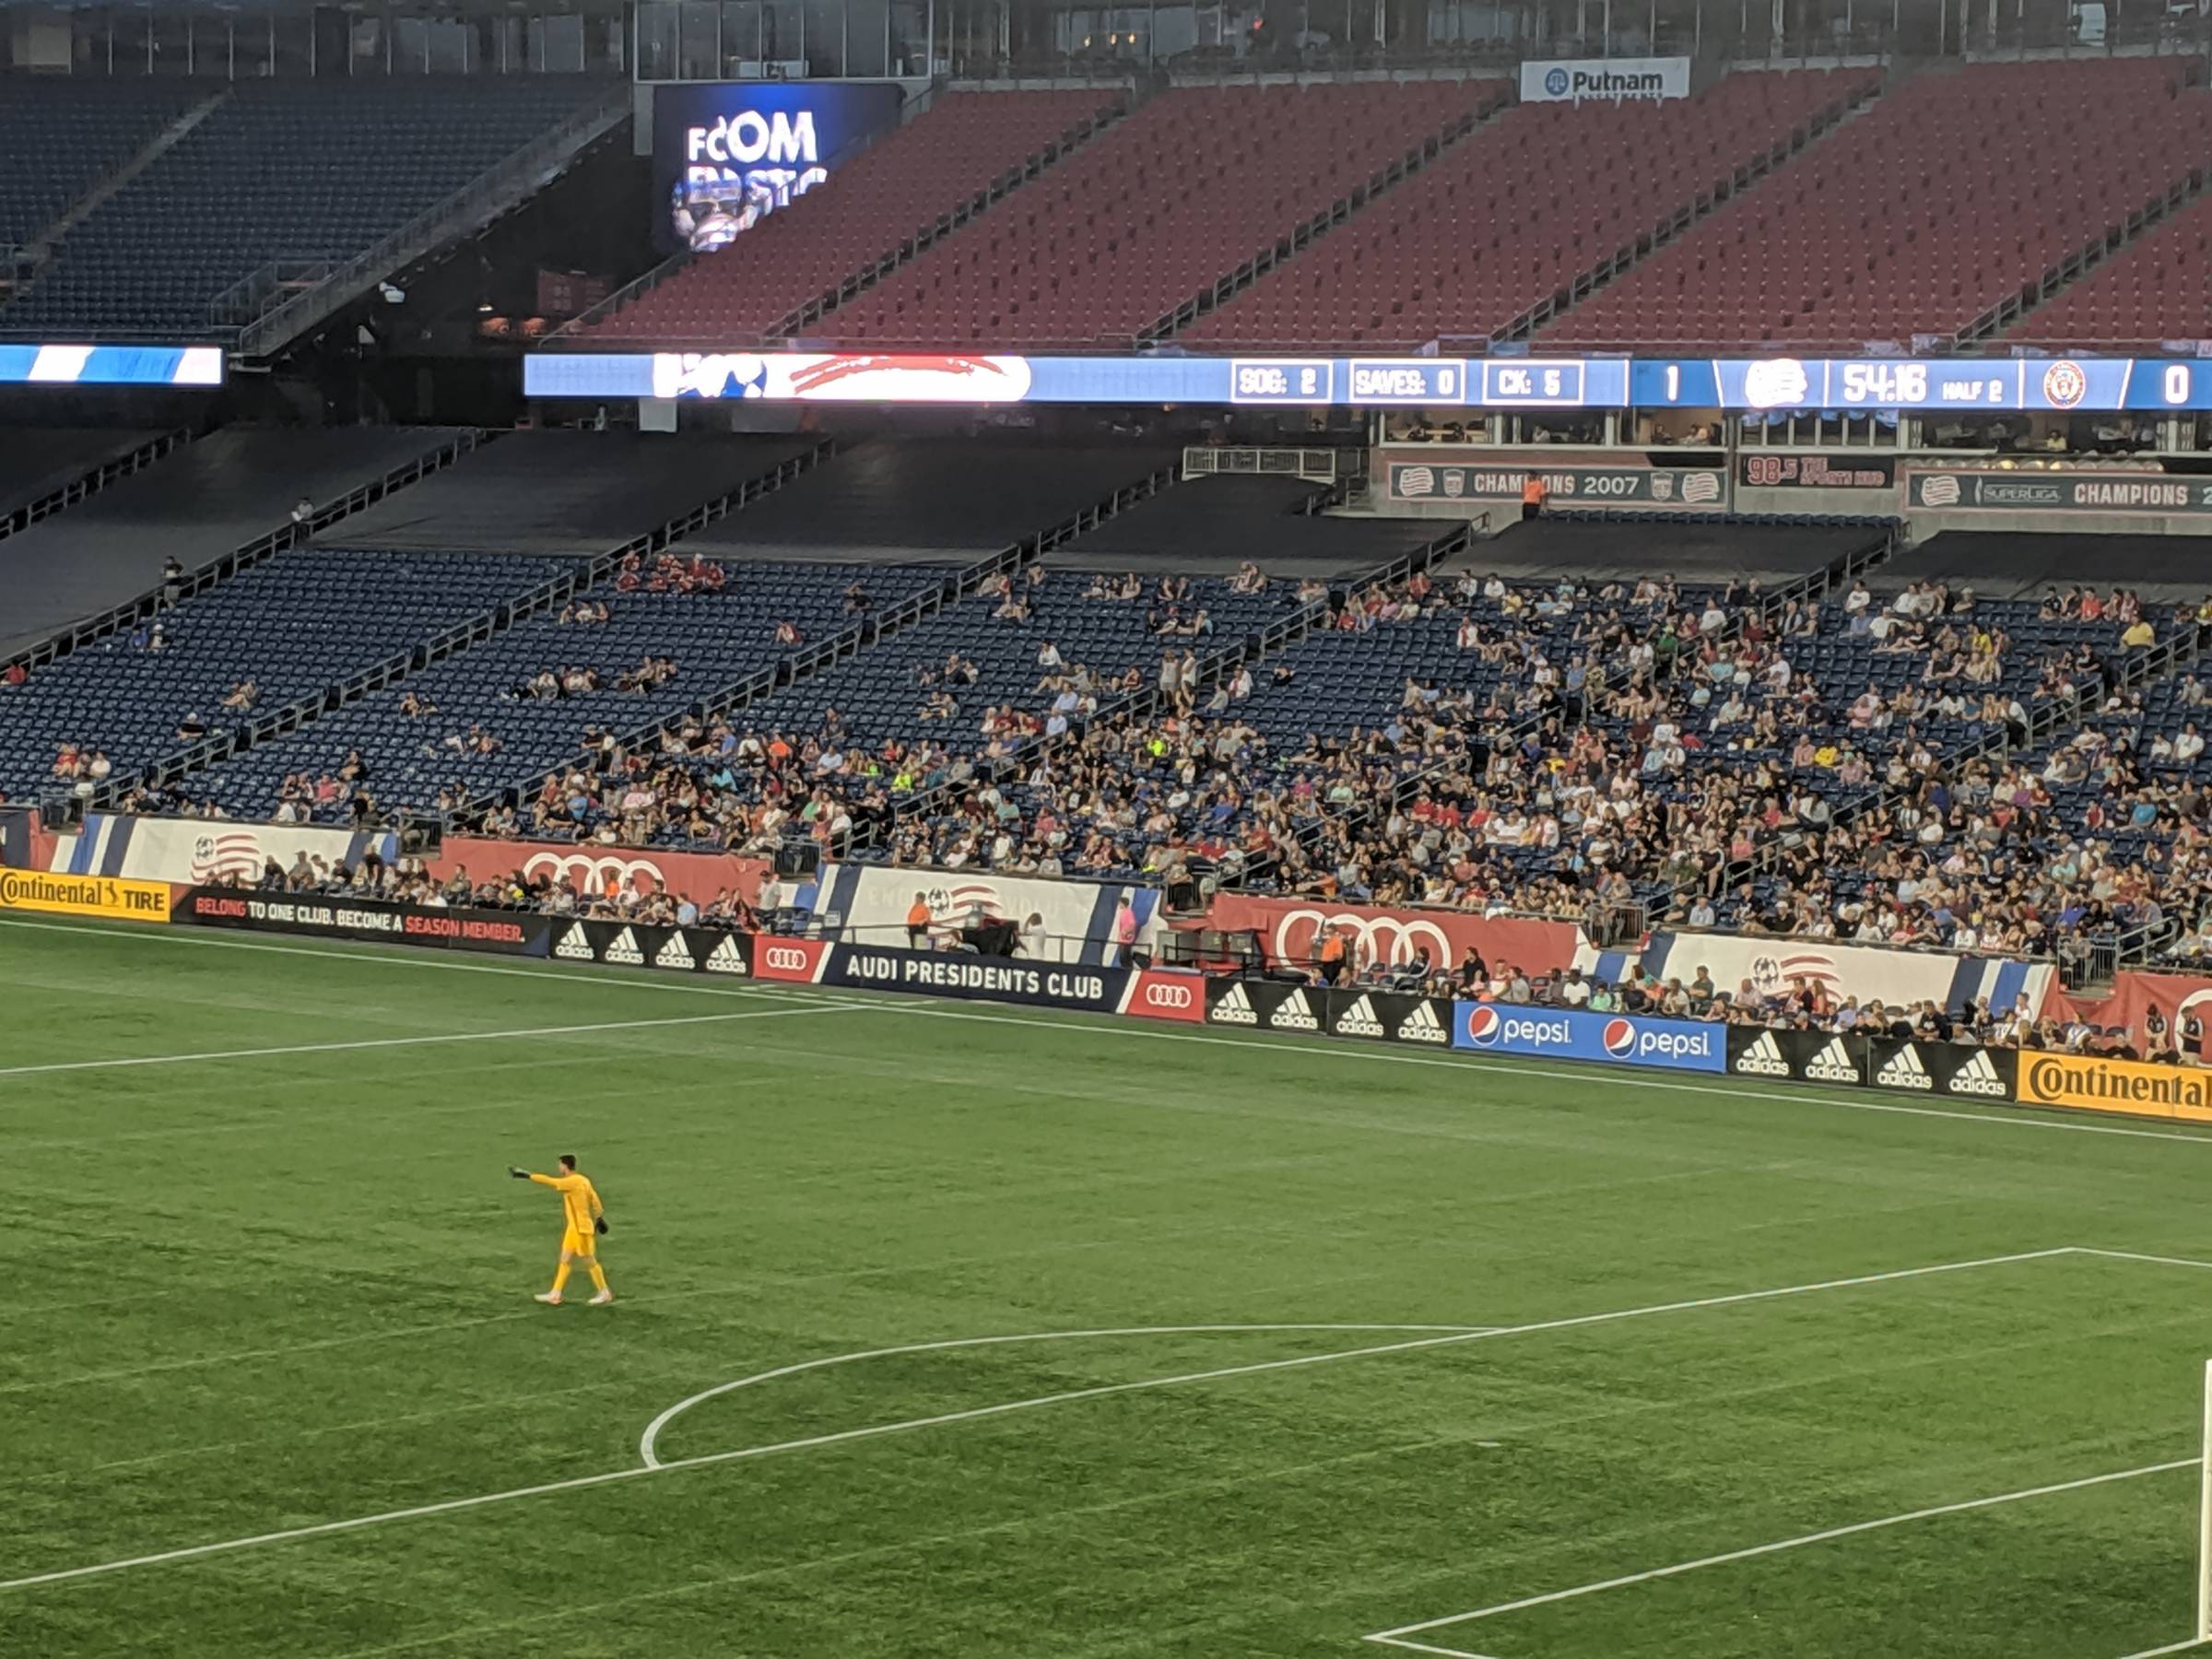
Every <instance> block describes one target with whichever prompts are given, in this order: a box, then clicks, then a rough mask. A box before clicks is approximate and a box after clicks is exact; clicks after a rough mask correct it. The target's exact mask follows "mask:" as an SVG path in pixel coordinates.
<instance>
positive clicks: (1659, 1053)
mask: <svg viewBox="0 0 2212 1659" xmlns="http://www.w3.org/2000/svg"><path fill="white" fill-rule="evenodd" d="M1452 1046H1453V1048H1457V1049H1472V1050H1475V1051H1476V1052H1477V1053H1491V1054H1522V1055H1529V1056H1539V1057H1542V1058H1545V1059H1551V1060H1597V1061H1603V1062H1606V1063H1609V1064H1612V1065H1655V1066H1663V1067H1665V1069H1667V1070H1669V1071H1703V1072H1717V1071H1721V1070H1724V1069H1725V1066H1726V1062H1727V1054H1728V1028H1727V1027H1725V1026H1723V1025H1719V1024H1714V1023H1711V1022H1707V1021H1703V1020H1689V1019H1652V1018H1644V1017H1643V1016H1641V1015H1635V1014H1592V1013H1588V1012H1586V1011H1584V1010H1582V1009H1578V1008H1536V1007H1516V1006H1512V1004H1510V1003H1487V1002H1463V1003H1454V1004H1453V1019H1452Z"/></svg>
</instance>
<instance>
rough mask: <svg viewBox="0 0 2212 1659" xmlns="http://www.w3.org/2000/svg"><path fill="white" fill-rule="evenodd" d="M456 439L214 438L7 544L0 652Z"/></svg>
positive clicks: (1, 574)
mask: <svg viewBox="0 0 2212 1659" xmlns="http://www.w3.org/2000/svg"><path fill="white" fill-rule="evenodd" d="M457 435H458V429H452V428H439V427H382V428H347V427H339V428H330V429H320V430H311V431H253V430H249V429H242V428H241V429H231V430H227V431H220V432H213V433H210V434H209V435H208V436H206V437H205V438H202V439H200V440H199V441H197V442H194V443H189V444H186V445H185V446H184V447H183V448H182V449H181V450H177V451H174V452H172V453H170V454H168V455H166V456H164V457H163V458H162V459H161V460H159V461H158V462H156V463H155V464H154V465H151V466H149V467H147V468H146V469H145V470H143V471H141V472H136V473H133V474H132V475H131V476H130V477H127V478H124V479H122V480H120V481H118V482H116V483H114V484H111V485H110V486H108V488H105V489H103V490H101V491H100V493H99V494H98V495H96V496H93V497H92V498H91V499H90V500H86V501H82V502H79V503H78V504H77V505H76V506H74V507H71V508H70V509H69V510H68V511H67V512H61V513H56V514H54V515H53V517H51V518H46V519H41V521H40V522H39V523H37V524H33V525H31V526H30V527H29V529H27V530H21V531H18V533H17V534H15V535H10V536H8V537H6V539H0V594H6V601H5V602H4V603H0V653H8V652H11V651H15V650H19V649H21V648H22V647H24V646H26V645H30V644H34V643H36V642H37V641H41V640H43V639H45V638H47V637H49V636H50V635H53V634H56V633H59V632H61V631H62V630H63V629H65V628H66V627H67V626H68V625H69V624H70V623H73V622H76V621H79V620H82V619H83V618H88V617H94V616H98V615H100V614H101V613H103V612H105V611H108V610H111V609H112V608H113V607H115V606H119V605H124V604H126V603H128V602H129V601H131V600H134V599H136V598H137V597H138V596H139V595H140V594H146V593H148V592H150V591H151V590H152V589H153V588H154V587H155V586H156V584H157V583H158V582H159V580H160V574H161V561H162V560H163V559H167V558H174V559H176V560H177V562H178V563H179V564H181V565H182V566H183V567H184V568H185V570H186V571H196V570H198V569H200V568H201V567H202V566H205V565H208V564H212V563H214V562H216V561H217V560H218V559H222V558H223V557H224V556H226V555H227V554H230V553H233V552H236V551H237V550H238V549H239V548H240V547H243V546H245V545H246V544H248V543H250V542H254V541H258V540H260V539H261V538H262V537H264V536H265V535H268V534H269V533H270V532H271V531H274V530H277V529H278V528H280V527H281V526H283V525H285V524H288V522H289V514H290V512H291V509H292V507H293V505H294V503H296V502H297V501H299V500H300V498H301V497H305V498H306V499H307V500H309V501H311V502H312V503H314V504H316V505H319V506H320V505H326V504H328V503H329V502H331V501H334V500H337V499H339V498H341V497H343V496H345V495H346V494H347V493H348V492H349V491H351V490H353V489H356V488H359V487H360V486H362V485H366V484H371V483H374V482H375V481H376V480H378V479H379V478H382V477H384V476H385V475H386V474H387V473H390V472H393V471H394V470H396V469H398V468H400V467H403V466H406V465H407V464H408V463H410V462H412V461H414V460H416V459H418V457H420V456H423V455H426V454H429V453H431V452H433V451H435V450H437V449H439V448H440V447H441V446H442V445H443V444H445V443H447V442H450V441H452V440H453V438H454V437H455V436H457Z"/></svg>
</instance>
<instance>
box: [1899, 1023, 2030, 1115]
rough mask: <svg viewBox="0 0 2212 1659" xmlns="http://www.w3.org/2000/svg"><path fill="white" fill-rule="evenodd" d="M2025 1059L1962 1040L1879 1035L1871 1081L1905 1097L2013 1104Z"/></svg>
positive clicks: (2005, 1050) (2013, 1053)
mask: <svg viewBox="0 0 2212 1659" xmlns="http://www.w3.org/2000/svg"><path fill="white" fill-rule="evenodd" d="M2019 1061H2020V1056H2019V1054H2018V1052H2017V1051H2016V1050H2013V1049H1985V1048H1975V1047H1973V1046H1972V1045H1971V1044H1967V1043H1958V1042H1923V1041H1919V1040H1918V1039H1913V1040H1912V1041H1902V1042H1900V1041H1897V1040H1895V1039H1893V1038H1888V1037H1876V1038H1873V1039H1870V1040H1869V1041H1868V1044H1867V1063H1866V1073H1867V1081H1868V1082H1870V1083H1872V1084H1873V1085H1874V1087H1875V1088H1886V1089H1889V1090H1892V1091H1894V1092H1896V1093H1900V1094H1918V1095H1927V1096H1930V1097H1931V1098H1935V1099H1940V1100H2011V1099H2012V1093H2013V1087H2014V1082H2015V1078H2016V1077H2017V1075H2018V1068H2019Z"/></svg>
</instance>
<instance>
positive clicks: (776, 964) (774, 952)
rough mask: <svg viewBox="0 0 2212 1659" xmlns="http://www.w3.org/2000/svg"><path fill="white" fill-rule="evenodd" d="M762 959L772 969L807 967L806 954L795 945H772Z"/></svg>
mask: <svg viewBox="0 0 2212 1659" xmlns="http://www.w3.org/2000/svg"><path fill="white" fill-rule="evenodd" d="M761 960H762V961H764V962H766V963H767V964H768V965H769V966H770V967H771V968H804V967H806V952H805V951H803V950H801V949H800V948H799V947H797V946H795V945H771V946H770V947H768V949H767V951H766V952H765V953H764V954H763V955H762V957H761Z"/></svg>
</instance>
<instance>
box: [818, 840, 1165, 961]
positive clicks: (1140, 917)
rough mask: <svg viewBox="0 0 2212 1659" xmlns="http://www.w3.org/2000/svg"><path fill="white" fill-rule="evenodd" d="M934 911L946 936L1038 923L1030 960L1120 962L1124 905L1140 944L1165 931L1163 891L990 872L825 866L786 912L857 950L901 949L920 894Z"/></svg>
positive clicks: (934, 921)
mask: <svg viewBox="0 0 2212 1659" xmlns="http://www.w3.org/2000/svg"><path fill="white" fill-rule="evenodd" d="M917 894H919V895H920V896H921V900H922V902H923V903H924V905H926V906H927V907H928V909H929V926H930V931H931V933H932V934H933V935H937V936H939V937H940V938H945V937H950V936H952V935H957V934H958V933H959V931H960V930H961V929H962V928H964V927H967V926H969V925H971V924H973V923H975V922H978V921H981V922H984V923H993V922H1007V923H1012V924H1014V925H1015V926H1016V927H1017V928H1018V929H1026V928H1027V927H1028V926H1029V924H1030V919H1031V918H1032V917H1035V918H1037V919H1038V920H1039V921H1041V923H1042V924H1043V926H1042V932H1043V940H1042V942H1041V944H1038V945H1035V946H1033V947H1024V948H1023V950H1022V952H1021V959H1022V960H1024V961H1037V962H1046V961H1050V962H1060V961H1066V962H1078V963H1084V964H1088V965H1089V966H1091V967H1110V966H1116V965H1122V966H1125V965H1126V964H1116V963H1115V962H1114V956H1115V951H1114V948H1113V946H1112V939H1113V924H1114V917H1115V915H1116V914H1117V913H1118V912H1119V911H1120V908H1121V903H1122V900H1124V899H1126V900H1128V901H1129V908H1130V909H1131V910H1132V911H1133V912H1135V917H1136V945H1137V948H1138V949H1139V950H1140V951H1141V950H1144V949H1147V948H1148V947H1150V946H1151V944H1152V941H1153V939H1154V938H1155V936H1156V935H1158V933H1159V926H1160V923H1159V890H1158V889H1157V888H1147V887H1129V886H1124V885H1123V884H1122V883H1119V882H1095V881H1049V880H1040V879H1038V878H1036V877H1020V876H994V875H992V874H991V873H990V872H989V871H988V870H978V871H973V872H970V871H966V870H959V871H950V870H893V869H887V868H885V867H884V866H883V865H861V864H832V865H823V866H822V868H821V871H820V873H819V875H818V877H817V878H816V879H815V880H814V881H812V882H810V883H808V884H806V885H805V886H803V887H800V888H797V889H796V890H795V891H794V892H793V893H791V894H790V895H789V896H788V898H787V900H786V905H785V908H786V909H792V910H800V911H805V912H808V913H809V914H811V915H812V916H813V917H814V919H815V921H816V922H817V923H818V931H820V932H822V933H825V934H831V935H838V936H841V937H844V938H847V939H849V940H850V941H851V942H852V943H853V944H855V945H865V946H883V947H889V948H898V947H904V946H905V945H906V944H907V935H906V929H907V920H906V918H907V912H909V911H911V910H912V908H913V905H914V900H915V896H916V895H917Z"/></svg>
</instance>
